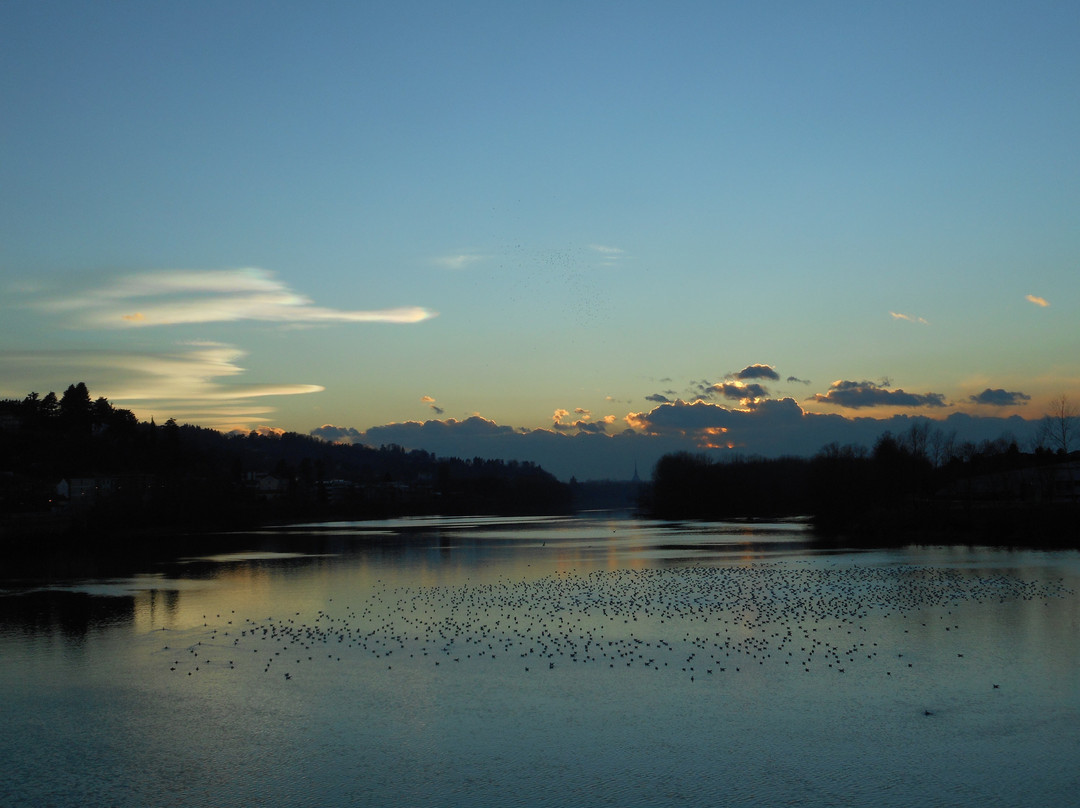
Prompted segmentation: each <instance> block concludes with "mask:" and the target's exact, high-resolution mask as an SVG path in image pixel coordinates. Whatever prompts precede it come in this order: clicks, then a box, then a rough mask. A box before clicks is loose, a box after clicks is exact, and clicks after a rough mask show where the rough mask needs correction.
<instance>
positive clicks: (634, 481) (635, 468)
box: [630, 460, 641, 483]
mask: <svg viewBox="0 0 1080 808" xmlns="http://www.w3.org/2000/svg"><path fill="white" fill-rule="evenodd" d="M630 482H632V483H640V482H641V478H640V477H639V476H638V473H637V460H635V461H634V476H633V477H632V478H630Z"/></svg>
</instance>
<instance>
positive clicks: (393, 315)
mask: <svg viewBox="0 0 1080 808" xmlns="http://www.w3.org/2000/svg"><path fill="white" fill-rule="evenodd" d="M41 306H42V308H45V309H47V310H51V311H56V312H67V313H69V314H70V315H72V317H73V320H74V321H75V322H76V323H78V324H79V325H82V326H89V327H92V328H131V327H136V328H140V327H146V326H154V325H182V324H185V323H212V322H233V321H237V320H258V321H263V322H279V323H293V324H307V325H316V324H329V323H379V322H381V323H418V322H421V321H422V320H427V319H430V318H432V317H434V316H436V313H435V312H433V311H431V310H429V309H425V308H422V307H420V306H404V307H399V308H391V309H372V310H351V311H350V310H343V309H333V308H327V307H323V306H316V305H314V304H313V302H312V301H311V299H310V298H307V297H305V296H303V295H301V294H299V293H297V292H295V291H293V290H292V289H290V288H289V287H288V286H286V285H285V284H284V283H282V282H281V281H280V280H278V279H277V278H276V277H275V276H274V274H273V273H271V272H268V271H266V270H263V269H254V268H252V269H229V270H171V271H161V272H146V273H140V274H138V275H127V276H124V277H120V278H116V279H114V280H113V281H112V282H110V283H109V284H107V285H106V286H103V287H101V288H99V289H91V290H89V291H85V292H82V293H80V294H79V295H78V296H72V297H64V298H58V299H53V300H50V301H47V302H44V303H42V304H41Z"/></svg>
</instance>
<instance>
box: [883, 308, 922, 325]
mask: <svg viewBox="0 0 1080 808" xmlns="http://www.w3.org/2000/svg"><path fill="white" fill-rule="evenodd" d="M889 314H890V315H892V318H893V319H894V320H907V322H909V323H922V324H923V325H930V322H929V321H928V320H926V319H924V318H922V317H914V316H912V315H910V314H901V313H900V312H898V311H890V312H889Z"/></svg>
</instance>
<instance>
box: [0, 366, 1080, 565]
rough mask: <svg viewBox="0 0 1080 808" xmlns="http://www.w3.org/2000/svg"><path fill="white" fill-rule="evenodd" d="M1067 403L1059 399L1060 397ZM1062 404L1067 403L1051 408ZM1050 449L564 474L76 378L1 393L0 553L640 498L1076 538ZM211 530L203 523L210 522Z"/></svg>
mask: <svg viewBox="0 0 1080 808" xmlns="http://www.w3.org/2000/svg"><path fill="white" fill-rule="evenodd" d="M1063 405H1064V400H1063ZM1063 412H1064V409H1063ZM1068 417H1069V420H1066V421H1061V422H1060V423H1058V424H1057V425H1058V426H1060V427H1061V434H1060V443H1061V446H1060V447H1058V448H1057V449H1056V450H1055V449H1054V448H1052V446H1053V440H1052V438H1053V437H1054V435H1055V433H1054V429H1053V427H1054V426H1055V422H1053V421H1050V420H1049V419H1048V423H1047V425H1046V429H1044V430H1043V440H1042V441H1041V442H1039V443H1040V444H1041V445H1036V447H1035V448H1034V449H1033V450H1032V451H1030V452H1022V451H1020V449H1019V447H1018V445H1017V443H1016V441H1015V440H1014V439H1009V438H1007V437H1002V438H1000V439H999V440H997V441H988V442H984V444H982V445H980V446H973V445H970V444H964V445H956V444H955V441H953V440H950V439H949V437H948V436H947V435H942V434H940V433H938V432H936V431H934V430H932V429H931V427H930V426H929V424H927V423H916V424H915V425H913V426H912V428H911V429H910V430H909V431H908V432H906V433H904V434H903V435H900V436H893V435H892V434H890V433H887V432H886V433H885V434H883V435H882V436H881V437H880V438H879V440H878V441H877V443H876V444H875V446H874V447H873V449H872V450H870V451H868V450H866V449H865V448H864V447H859V446H837V445H835V444H832V445H829V446H826V447H824V448H823V449H822V450H821V451H820V452H819V453H818V454H817V455H815V456H814V457H812V458H799V457H784V458H776V459H767V458H759V457H739V456H736V457H734V458H732V459H727V460H723V461H715V460H713V459H711V458H710V457H708V456H706V455H704V454H692V453H685V452H683V453H677V454H670V455H665V456H664V457H663V458H661V459H660V461H659V462H658V463H657V465H656V468H655V470H654V472H653V477H652V482H651V484H649V483H638V482H637V481H636V480H635V481H633V482H631V481H606V482H578V481H576V480H571V481H570V482H569V483H563V482H560V481H559V480H557V479H556V478H555V477H554V476H553V475H552V474H550V473H549V472H547V471H545V470H544V469H542V468H541V467H540V466H538V465H536V464H534V463H530V462H527V461H525V462H522V461H503V460H489V459H484V458H481V457H474V458H471V459H462V458H456V457H455V458H443V457H436V456H434V455H432V454H430V453H428V452H425V451H422V450H406V449H405V448H403V447H401V446H396V445H390V446H381V447H379V448H374V447H368V446H354V445H343V444H333V443H327V442H325V441H323V440H320V439H318V438H315V437H312V436H308V435H301V434H298V433H287V432H286V433H277V432H250V433H247V434H237V433H234V434H228V435H227V434H223V433H221V432H218V431H216V430H213V429H207V428H203V427H198V426H192V425H183V426H181V425H179V424H177V423H176V422H175V421H174V420H172V419H170V420H168V421H166V422H165V423H164V424H162V425H158V424H156V423H155V422H154V421H153V420H151V421H150V422H149V423H146V422H140V421H138V420H137V419H136V418H135V416H134V415H133V414H132V413H131V412H130V411H128V410H124V409H120V408H116V407H113V406H112V405H111V404H110V403H109V402H108V400H106V399H105V398H98V399H97V400H92V399H91V397H90V394H89V391H88V390H87V388H86V385H85V384H84V383H81V382H80V383H78V384H73V385H70V386H69V387H68V388H67V390H66V391H65V393H64V394H63V396H62V397H59V398H58V397H57V396H56V395H55V393H49V394H48V395H46V396H44V397H39V396H38V395H37V394H36V393H30V394H29V395H27V396H26V397H25V398H24V399H22V400H7V401H0V544H2V546H3V548H4V551H5V552H6V553H7V554H8V555H9V556H25V557H28V558H29V557H33V556H42V555H49V556H53V557H56V558H60V557H62V556H63V555H64V554H65V553H74V554H76V555H79V556H87V555H94V554H106V555H116V554H122V553H144V552H147V551H148V549H150V547H153V548H156V549H157V550H158V551H161V550H165V549H167V548H170V547H174V546H175V545H176V543H177V542H181V541H182V542H184V543H185V547H187V546H190V545H195V544H200V545H201V544H203V543H204V542H209V541H212V542H215V543H217V544H218V545H220V544H221V543H222V542H223V541H225V540H226V536H223V534H228V533H230V532H236V533H241V532H243V531H251V530H257V529H258V528H260V527H264V526H270V525H280V524H287V523H297V522H306V521H311V522H316V521H334V520H367V519H382V518H390V517H402V516H416V515H436V514H438V515H466V514H481V513H482V514H491V515H528V514H536V515H543V514H558V513H571V512H575V511H581V510H587V509H596V508H608V509H624V510H625V509H634V510H637V511H638V512H639V513H641V514H642V515H646V516H652V517H656V518H661V519H676V520H677V519H703V520H727V519H770V518H790V517H796V516H801V517H809V518H810V520H811V523H812V524H813V526H814V530H815V535H816V536H817V537H818V538H819V540H821V541H822V542H825V543H841V542H842V543H845V544H847V545H860V544H861V545H874V544H898V543H907V544H921V543H946V544H1004V545H1010V546H1039V547H1054V546H1056V547H1073V548H1076V547H1080V540H1078V528H1080V456H1078V453H1072V454H1070V453H1069V451H1068V449H1069V448H1070V446H1069V441H1068V438H1069V435H1070V431H1069V430H1071V429H1072V427H1073V425H1074V423H1073V419H1075V416H1072V415H1071V414H1070V415H1069V416H1068ZM209 534H214V536H213V537H211V536H210V535H209Z"/></svg>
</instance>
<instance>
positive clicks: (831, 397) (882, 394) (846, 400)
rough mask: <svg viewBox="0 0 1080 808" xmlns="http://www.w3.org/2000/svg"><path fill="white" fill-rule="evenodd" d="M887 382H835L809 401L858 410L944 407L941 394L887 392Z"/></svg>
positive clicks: (943, 399) (943, 398) (901, 391)
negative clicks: (870, 408) (869, 408)
mask: <svg viewBox="0 0 1080 808" xmlns="http://www.w3.org/2000/svg"><path fill="white" fill-rule="evenodd" d="M888 387H889V383H888V380H886V381H884V382H882V383H881V384H875V383H874V382H866V381H862V382H852V381H835V382H833V383H832V384H831V385H830V386H829V390H828V392H826V393H824V394H822V393H815V394H814V395H813V396H812V397H811V398H810V399H809V400H811V401H817V402H819V403H822V404H835V405H836V406H838V407H847V408H849V409H860V408H862V407H944V406H945V396H943V395H942V394H941V393H925V394H921V395H920V394H917V393H906V392H904V391H903V390H889V389H886V388H888Z"/></svg>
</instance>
